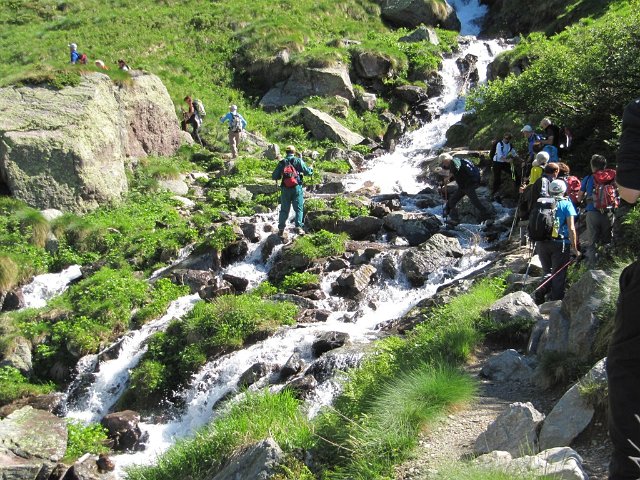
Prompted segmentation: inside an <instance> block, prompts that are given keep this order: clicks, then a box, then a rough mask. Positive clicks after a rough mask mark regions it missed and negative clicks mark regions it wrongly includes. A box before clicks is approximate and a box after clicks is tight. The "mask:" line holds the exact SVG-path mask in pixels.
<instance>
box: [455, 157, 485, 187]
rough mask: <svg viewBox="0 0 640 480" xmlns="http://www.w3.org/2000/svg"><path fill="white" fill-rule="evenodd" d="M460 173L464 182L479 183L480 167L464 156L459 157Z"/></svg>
mask: <svg viewBox="0 0 640 480" xmlns="http://www.w3.org/2000/svg"><path fill="white" fill-rule="evenodd" d="M460 173H461V174H462V176H463V177H464V179H465V180H467V182H466V183H480V169H479V168H478V167H477V166H476V165H474V164H473V162H471V161H470V160H467V159H466V158H461V159H460Z"/></svg>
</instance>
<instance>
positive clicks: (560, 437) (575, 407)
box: [540, 360, 607, 450]
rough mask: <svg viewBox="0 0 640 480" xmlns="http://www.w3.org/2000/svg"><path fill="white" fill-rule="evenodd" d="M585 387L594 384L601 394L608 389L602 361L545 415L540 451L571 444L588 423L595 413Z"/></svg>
mask: <svg viewBox="0 0 640 480" xmlns="http://www.w3.org/2000/svg"><path fill="white" fill-rule="evenodd" d="M585 386H589V387H595V389H596V391H598V390H599V391H600V392H602V396H603V397H604V392H605V391H606V388H607V372H606V369H605V360H600V361H599V362H598V363H597V364H596V365H594V366H593V368H592V369H591V370H590V371H589V372H588V373H587V374H586V375H585V376H584V377H582V378H581V379H580V381H579V382H578V383H576V384H575V385H574V386H572V387H571V388H570V389H569V390H567V392H566V393H565V394H564V395H563V396H562V398H561V399H560V400H559V401H558V403H556V405H555V406H554V407H553V410H551V412H550V413H549V415H547V418H545V420H544V423H543V424H542V429H541V430H540V449H541V450H546V449H548V448H552V447H564V446H566V445H571V442H572V441H573V440H574V439H575V438H576V437H577V436H578V435H579V434H580V433H581V432H582V431H583V430H584V429H585V428H586V427H587V426H588V425H589V423H591V419H592V418H593V414H594V413H595V405H594V403H595V402H594V401H593V399H591V398H588V397H585V395H583V393H582V392H581V390H582V388H584V387H585ZM597 400H602V399H597Z"/></svg>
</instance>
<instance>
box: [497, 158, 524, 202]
mask: <svg viewBox="0 0 640 480" xmlns="http://www.w3.org/2000/svg"><path fill="white" fill-rule="evenodd" d="M503 173H506V175H507V178H509V179H510V180H511V181H512V182H513V183H514V185H515V190H516V193H517V192H518V188H519V187H520V174H519V172H518V169H517V168H516V166H515V165H513V166H512V164H511V163H509V162H493V164H492V166H491V176H492V177H493V178H492V182H491V195H495V194H497V193H499V191H500V185H501V184H502V174H503Z"/></svg>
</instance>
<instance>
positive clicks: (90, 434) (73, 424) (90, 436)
mask: <svg viewBox="0 0 640 480" xmlns="http://www.w3.org/2000/svg"><path fill="white" fill-rule="evenodd" d="M67 432H68V437H67V452H66V454H65V456H64V458H65V460H66V461H67V462H73V461H75V460H77V459H78V458H80V457H81V456H82V455H84V454H85V453H93V454H98V453H107V452H108V451H109V447H108V446H107V444H106V442H107V440H108V438H107V429H106V428H104V427H103V426H102V425H100V424H99V423H92V424H89V425H83V424H82V423H80V422H78V421H74V420H67Z"/></svg>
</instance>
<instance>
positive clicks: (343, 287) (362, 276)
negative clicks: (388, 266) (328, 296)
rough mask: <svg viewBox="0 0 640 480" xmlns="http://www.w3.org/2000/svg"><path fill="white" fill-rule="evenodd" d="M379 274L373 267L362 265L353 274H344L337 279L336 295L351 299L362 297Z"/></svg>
mask: <svg viewBox="0 0 640 480" xmlns="http://www.w3.org/2000/svg"><path fill="white" fill-rule="evenodd" d="M376 272H377V270H376V268H375V267H374V266H373V265H361V266H359V267H357V268H356V269H354V270H353V271H351V272H344V273H343V274H342V275H340V276H339V277H338V278H337V279H336V284H337V288H335V289H334V291H335V292H336V293H339V294H342V295H344V296H346V297H349V298H357V297H358V296H360V295H362V293H364V291H365V290H366V288H367V287H368V286H369V283H371V280H372V277H373V275H375V273H376Z"/></svg>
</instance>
